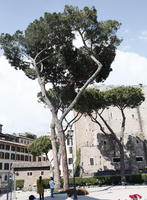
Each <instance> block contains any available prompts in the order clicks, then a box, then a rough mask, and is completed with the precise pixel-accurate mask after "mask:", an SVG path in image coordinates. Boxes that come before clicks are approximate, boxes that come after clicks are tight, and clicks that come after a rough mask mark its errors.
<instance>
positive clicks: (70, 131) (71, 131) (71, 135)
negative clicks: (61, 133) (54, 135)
mask: <svg viewBox="0 0 147 200" xmlns="http://www.w3.org/2000/svg"><path fill="white" fill-rule="evenodd" d="M68 137H69V138H70V140H71V145H72V171H73V188H74V198H73V199H75V200H76V199H78V198H77V190H76V180H75V172H74V154H73V130H72V129H71V127H70V129H69V130H68Z"/></svg>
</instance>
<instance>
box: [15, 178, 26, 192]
mask: <svg viewBox="0 0 147 200" xmlns="http://www.w3.org/2000/svg"><path fill="white" fill-rule="evenodd" d="M23 187H24V180H23V179H18V180H16V189H17V188H19V189H20V190H21V189H22V188H23Z"/></svg>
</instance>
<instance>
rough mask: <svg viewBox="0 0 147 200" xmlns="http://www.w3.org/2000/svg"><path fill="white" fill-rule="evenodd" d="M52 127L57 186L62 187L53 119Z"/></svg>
mask: <svg viewBox="0 0 147 200" xmlns="http://www.w3.org/2000/svg"><path fill="white" fill-rule="evenodd" d="M50 128H51V143H52V151H53V163H54V171H53V172H54V179H55V183H56V184H55V187H56V189H60V188H61V178H60V169H59V162H58V151H57V145H56V133H55V123H54V120H53V119H52V122H51V124H50Z"/></svg>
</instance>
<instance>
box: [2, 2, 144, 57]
mask: <svg viewBox="0 0 147 200" xmlns="http://www.w3.org/2000/svg"><path fill="white" fill-rule="evenodd" d="M0 3H1V4H0V19H1V20H0V33H2V32H8V33H13V32H15V31H16V30H17V29H20V30H24V29H25V28H26V27H27V26H28V24H29V23H30V22H32V21H33V20H34V19H36V18H39V17H40V16H42V15H43V13H44V12H59V11H63V9H64V5H66V4H68V5H75V6H79V7H80V8H83V7H84V6H95V7H96V9H97V12H98V18H99V19H100V20H107V19H115V20H118V21H120V22H122V26H121V29H120V31H119V34H120V36H121V37H122V38H123V39H124V40H123V43H122V44H121V46H120V47H119V49H121V50H125V51H131V52H135V53H138V54H140V55H142V56H147V51H146V45H147V26H146V23H145V20H146V19H147V12H146V8H147V1H146V0H141V1H139V0H129V1H128V0H123V1H118V0H80V1H79V0H37V1H36V0H25V1H20V0H1V2H0ZM141 38H142V39H141Z"/></svg>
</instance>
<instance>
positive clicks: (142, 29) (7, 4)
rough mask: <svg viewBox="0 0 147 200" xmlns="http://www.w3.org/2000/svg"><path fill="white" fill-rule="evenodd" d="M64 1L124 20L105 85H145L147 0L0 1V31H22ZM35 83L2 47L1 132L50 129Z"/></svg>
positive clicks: (100, 16)
mask: <svg viewBox="0 0 147 200" xmlns="http://www.w3.org/2000/svg"><path fill="white" fill-rule="evenodd" d="M64 5H74V6H79V7H80V8H83V7H84V6H95V7H96V9H97V13H98V20H100V21H101V20H108V19H114V20H118V21H120V22H121V23H122V26H121V28H120V30H119V32H118V34H119V36H120V37H121V38H122V39H123V42H122V43H121V45H120V46H119V47H118V51H117V54H116V58H115V61H114V63H113V64H112V68H113V71H112V72H111V74H110V76H109V77H108V79H107V80H106V81H105V84H109V85H110V84H111V85H138V84H139V83H143V84H145V85H147V78H146V74H147V23H146V19H147V12H146V9H147V1H146V0H140V1H139V0H123V1H121V0H25V1H23V0H0V33H14V32H15V31H16V30H18V29H19V30H25V28H26V27H27V26H28V25H29V23H31V22H33V21H34V20H35V19H36V18H39V17H41V16H43V14H44V12H59V11H61V12H62V11H63V9H64ZM39 90H40V89H39V87H38V84H37V82H35V81H31V80H29V79H28V78H26V77H25V76H24V74H23V72H21V71H19V72H18V71H17V72H16V71H15V70H14V69H12V68H11V67H10V65H9V64H8V62H7V61H6V59H5V58H4V57H3V56H2V51H1V52H0V94H1V98H0V111H1V112H0V123H2V124H3V125H4V132H10V133H12V132H25V131H31V132H33V133H37V134H38V135H41V134H46V133H47V132H48V131H49V122H50V116H49V112H48V110H47V109H45V108H44V107H43V106H42V105H41V104H39V103H38V102H37V97H36V93H37V92H38V91H39Z"/></svg>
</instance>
